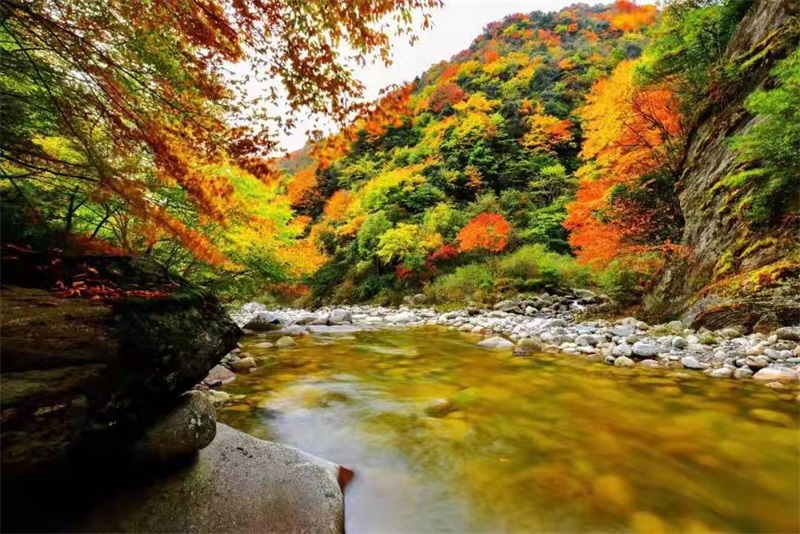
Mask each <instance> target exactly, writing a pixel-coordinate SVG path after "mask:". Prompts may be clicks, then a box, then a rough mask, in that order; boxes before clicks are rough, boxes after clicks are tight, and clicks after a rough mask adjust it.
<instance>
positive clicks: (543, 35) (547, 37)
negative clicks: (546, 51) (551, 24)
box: [538, 29, 561, 46]
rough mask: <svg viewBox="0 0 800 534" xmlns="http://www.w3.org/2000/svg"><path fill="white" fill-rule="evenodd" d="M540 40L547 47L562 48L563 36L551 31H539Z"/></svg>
mask: <svg viewBox="0 0 800 534" xmlns="http://www.w3.org/2000/svg"><path fill="white" fill-rule="evenodd" d="M538 38H539V40H540V41H541V42H543V43H545V44H546V45H547V46H561V36H560V35H558V34H557V33H555V32H552V31H550V30H541V29H540V30H539V34H538Z"/></svg>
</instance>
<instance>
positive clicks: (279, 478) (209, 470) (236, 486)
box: [71, 423, 349, 533]
mask: <svg viewBox="0 0 800 534" xmlns="http://www.w3.org/2000/svg"><path fill="white" fill-rule="evenodd" d="M347 473H349V471H347V470H345V469H343V468H341V467H339V466H338V465H336V464H334V463H331V462H329V461H327V460H323V459H321V458H317V457H316V456H312V455H310V454H306V453H304V452H302V451H299V450H297V449H295V448H293V447H288V446H286V445H279V444H277V443H272V442H269V441H263V440H260V439H258V438H254V437H252V436H250V435H248V434H245V433H243V432H239V431H238V430H234V429H232V428H230V427H228V426H226V425H223V424H219V423H218V424H217V437H216V438H215V439H214V441H213V442H212V443H211V444H210V445H209V446H208V447H206V448H204V449H203V450H201V451H200V453H199V454H198V456H197V458H196V459H195V460H194V461H193V462H191V463H189V464H188V465H183V466H179V467H178V468H177V469H175V470H173V471H171V472H169V473H167V474H162V475H161V476H159V477H156V478H154V479H152V480H148V481H145V482H144V483H140V484H137V485H134V486H128V487H126V488H125V489H122V490H120V491H117V492H114V493H113V494H109V495H107V496H106V497H105V498H104V499H103V500H101V501H100V502H98V503H96V505H95V506H94V507H93V508H92V510H91V511H90V512H89V513H88V514H87V515H86V516H85V517H84V518H83V519H82V520H80V522H79V524H78V525H73V526H72V527H73V528H72V529H71V530H79V531H84V532H86V531H89V532H314V533H338V532H344V498H343V495H342V489H341V488H340V485H339V480H342V479H344V478H345V477H344V475H345V474H347Z"/></svg>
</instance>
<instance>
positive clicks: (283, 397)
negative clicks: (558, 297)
mask: <svg viewBox="0 0 800 534" xmlns="http://www.w3.org/2000/svg"><path fill="white" fill-rule="evenodd" d="M296 339H297V341H298V344H299V346H298V347H297V348H293V349H286V350H275V349H258V348H253V347H252V346H248V345H252V343H255V342H257V341H263V340H255V339H251V340H247V341H246V342H245V344H246V347H245V349H244V350H246V351H248V352H250V353H251V354H253V355H254V356H255V357H256V359H257V360H258V361H259V368H258V369H257V370H256V371H255V372H254V373H252V374H251V375H247V376H242V375H239V376H238V377H237V380H236V381H235V382H234V383H232V384H229V385H228V386H226V391H228V392H229V393H231V394H242V395H244V398H242V399H239V400H237V401H236V402H234V404H232V405H230V406H228V407H226V408H224V409H222V410H221V411H220V419H221V420H222V421H223V422H225V423H227V424H229V425H231V426H233V427H235V428H238V429H240V430H243V431H245V432H249V433H251V434H253V435H255V436H258V437H261V438H264V439H270V440H274V441H278V442H281V443H287V444H289V445H293V446H296V447H299V448H301V449H303V450H305V451H307V452H310V453H312V454H316V455H318V456H321V457H323V458H326V459H328V460H331V461H334V462H337V463H339V464H341V465H344V466H346V467H349V468H351V469H353V470H354V471H355V473H356V476H355V478H354V479H353V481H352V483H351V484H350V485H349V486H348V487H347V491H346V527H347V531H348V532H349V533H351V534H352V533H359V532H414V533H417V532H464V531H492V532H498V531H505V532H519V531H537V532H586V531H594V532H597V531H604V532H609V531H610V532H627V531H636V532H676V531H682V532H707V531H741V532H798V531H800V518H799V517H798V516H800V431H799V429H800V414H798V403H797V400H796V397H797V394H798V391H797V390H794V389H792V390H785V391H775V390H771V389H769V388H766V387H764V386H760V385H757V384H748V383H742V382H737V381H733V380H719V379H718V380H714V379H709V378H706V377H704V376H702V375H696V374H688V373H684V372H678V371H677V370H676V371H671V370H667V371H665V370H631V369H617V368H614V367H608V366H605V365H602V364H599V363H597V362H588V361H586V360H584V359H582V358H579V357H575V356H565V355H544V354H542V355H535V356H528V357H512V356H511V355H510V353H509V352H507V351H493V350H487V349H482V348H479V347H476V346H475V342H476V341H477V340H478V338H476V337H474V336H472V335H468V334H461V333H457V332H452V331H447V330H443V329H436V328H430V329H413V330H403V331H400V330H396V331H391V330H389V331H387V330H383V331H369V332H357V333H354V334H349V335H337V336H312V337H305V338H296Z"/></svg>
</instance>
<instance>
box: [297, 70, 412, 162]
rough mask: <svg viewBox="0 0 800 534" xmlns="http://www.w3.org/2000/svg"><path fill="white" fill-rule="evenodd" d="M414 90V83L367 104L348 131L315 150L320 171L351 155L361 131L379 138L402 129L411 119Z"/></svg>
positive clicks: (322, 142)
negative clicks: (409, 102)
mask: <svg viewBox="0 0 800 534" xmlns="http://www.w3.org/2000/svg"><path fill="white" fill-rule="evenodd" d="M414 87H415V85H414V84H413V83H409V84H406V85H404V86H402V87H396V88H394V89H392V90H390V91H389V92H388V93H387V94H385V95H384V96H383V97H381V98H380V99H379V100H378V101H377V102H373V103H368V104H364V105H363V106H362V107H361V108H360V109H359V110H358V117H357V119H356V120H354V121H353V122H352V123H351V124H350V125H349V126H348V127H346V128H344V129H343V130H342V131H341V132H339V133H338V134H336V135H332V136H329V137H327V138H325V139H324V140H322V141H321V142H319V143H317V144H316V145H315V146H314V148H313V149H312V150H311V156H312V157H313V158H314V160H315V161H316V163H317V166H318V167H319V168H320V169H326V168H328V167H329V166H330V164H331V163H333V161H335V160H336V159H338V158H340V157H342V156H344V155H345V154H347V152H348V151H349V150H350V147H351V145H352V143H353V141H354V140H355V139H356V138H357V137H358V134H359V132H361V131H366V132H367V133H368V134H370V135H371V136H373V137H377V136H380V135H381V134H383V132H384V131H386V128H387V127H390V126H393V127H399V126H402V124H403V117H406V116H408V115H409V109H408V101H409V98H410V96H411V92H412V91H413V90H414Z"/></svg>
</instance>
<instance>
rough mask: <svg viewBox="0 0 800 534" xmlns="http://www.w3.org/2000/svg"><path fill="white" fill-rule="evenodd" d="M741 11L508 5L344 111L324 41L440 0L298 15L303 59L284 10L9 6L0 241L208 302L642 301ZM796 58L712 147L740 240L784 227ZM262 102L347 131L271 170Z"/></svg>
mask: <svg viewBox="0 0 800 534" xmlns="http://www.w3.org/2000/svg"><path fill="white" fill-rule="evenodd" d="M750 4H751V2H750V1H748V0H724V1H721V2H712V1H705V0H693V1H689V2H686V1H673V2H668V3H667V4H666V6H664V8H663V9H662V10H661V11H660V12H659V11H658V10H657V8H656V7H655V6H652V5H637V4H634V3H633V2H629V1H627V0H619V1H617V2H614V3H613V4H611V5H609V6H602V5H599V6H594V7H592V6H587V5H585V4H578V5H575V6H572V7H570V8H567V9H564V10H562V11H559V12H556V13H542V12H534V13H530V14H526V15H523V14H519V15H513V16H509V17H507V18H505V19H504V20H502V21H497V22H493V23H491V24H488V25H487V26H486V27H485V29H484V32H483V34H482V35H480V36H478V37H477V38H476V39H475V40H474V41H473V43H472V44H471V45H470V47H469V48H468V49H466V50H464V51H462V52H460V53H458V54H456V55H455V56H453V57H452V58H451V59H450V60H449V61H445V62H442V63H440V64H437V65H434V66H433V67H432V68H430V69H429V70H428V71H426V72H424V73H421V74H420V75H419V76H418V77H417V78H416V79H415V80H413V81H411V82H410V83H408V84H406V85H404V86H402V87H393V88H387V90H386V92H385V94H384V96H383V97H382V98H381V99H379V100H378V101H376V102H369V103H362V102H359V101H358V98H357V97H358V94H359V91H360V86H359V84H358V83H357V82H356V81H354V80H352V79H351V76H352V73H351V72H349V71H348V67H347V66H346V65H345V64H344V63H343V62H342V61H341V59H342V58H340V57H338V56H337V54H338V52H337V51H335V50H333V49H331V47H330V45H329V41H331V40H332V39H341V38H354V37H352V36H353V35H358V38H357V41H356V42H354V43H352V42H351V43H350V44H351V46H352V47H353V48H354V50H356V54H355V55H356V56H357V58H359V59H361V60H364V59H365V58H367V57H369V56H376V57H377V59H378V60H380V59H381V58H384V59H386V58H387V57H388V56H387V54H388V44H387V43H388V40H387V35H386V34H385V33H382V32H380V31H372V32H370V31H367V30H366V28H367V27H369V24H370V21H371V20H373V21H374V20H379V19H380V18H381V17H383V16H385V15H386V14H387V13H388V12H389V11H390V10H391V9H399V10H401V12H406V11H413V10H415V9H420V8H433V7H435V2H434V1H433V0H431V1H430V2H428V1H422V0H413V1H412V0H409V1H408V2H401V3H399V5H398V6H393V7H392V8H389V7H388V6H387V7H386V8H377V9H375V10H374V12H369V13H370V14H369V16H368V17H367V18H365V19H363V20H353V19H351V18H348V17H351V15H348V14H347V13H335V14H324V15H323V14H321V13H319V12H317V11H315V10H314V9H313V8H312V7H309V9H308V12H307V13H303V14H302V15H303V16H307V17H311V18H312V19H313V18H314V17H317V18H318V19H319V20H316V21H315V22H316V23H317V24H326V23H327V22H330V21H328V20H327V19H326V17H334V18H336V21H337V23H338V25H336V26H325V27H326V28H330V29H328V30H327V31H328V32H329V34H326V35H323V36H322V37H320V38H319V39H304V40H302V45H301V44H300V41H299V39H301V38H302V37H303V32H304V31H305V32H312V31H313V29H312V27H311V26H306V25H305V24H306V23H305V22H303V20H301V19H302V17H301V15H300V14H296V15H292V16H293V17H296V18H291V17H290V18H285V17H284V18H282V19H281V20H282V21H283V22H282V24H279V25H276V26H274V27H270V28H269V31H268V33H269V32H276V35H274V36H271V37H275V38H274V39H270V38H267V37H262V38H256V37H254V36H255V35H260V34H261V32H264V31H265V30H266V29H267V26H268V25H269V24H270V22H271V19H270V17H272V16H282V15H273V14H258V13H255V12H253V11H248V10H247V8H245V7H242V6H238V7H237V6H234V9H235V10H239V11H236V12H235V16H234V13H229V12H228V11H225V10H224V9H223V10H222V11H220V9H222V8H219V7H213V6H214V5H213V4H208V5H205V4H200V5H198V6H195V7H189V6H184V5H183V4H182V3H179V5H178V8H180V9H194V11H193V12H191V13H188V12H187V13H185V15H187V16H190V18H192V20H193V21H194V23H192V24H189V25H186V26H178V27H175V28H172V29H171V32H169V33H167V34H165V35H162V36H157V35H155V33H154V32H153V31H152V28H153V27H155V26H156V25H158V24H160V21H161V19H162V18H163V17H169V16H171V14H170V9H172V8H171V7H169V6H166V7H165V8H164V10H163V11H160V10H154V11H153V12H152V13H149V14H148V15H147V17H144V18H142V17H140V16H138V14H137V15H136V16H134V13H138V11H137V10H136V5H135V3H134V4H133V5H131V4H125V5H124V6H122V5H120V9H119V11H118V14H117V15H116V16H110V15H106V14H104V13H101V12H98V11H96V10H93V8H92V3H91V2H78V3H73V2H70V3H68V4H62V3H60V2H53V3H52V6H51V7H50V8H48V9H47V10H34V9H32V8H29V7H27V4H18V5H16V4H14V3H13V2H12V3H6V4H5V5H4V8H3V9H4V13H3V15H2V20H3V24H2V32H3V36H2V41H1V42H2V56H1V57H0V62H2V67H3V68H2V72H3V76H2V80H1V81H0V83H1V84H2V86H0V95H2V107H3V116H4V120H3V129H2V153H1V156H0V165H1V167H0V168H2V177H1V180H2V203H3V210H2V211H3V225H2V226H3V242H4V243H11V244H17V245H21V246H33V247H41V246H52V244H53V243H57V244H58V246H60V247H64V246H67V247H77V248H79V249H85V250H93V251H99V252H101V253H114V254H127V255H133V256H136V257H147V258H149V259H152V260H153V261H155V262H157V263H158V264H159V265H161V266H163V268H165V269H166V270H168V271H169V272H172V273H175V274H177V275H180V276H183V277H185V278H188V279H190V280H191V281H193V282H195V283H197V284H199V285H201V286H203V287H207V288H209V289H211V290H212V291H214V292H216V293H218V294H220V295H222V296H223V298H225V299H227V300H241V299H243V298H247V297H253V296H258V297H260V298H264V299H273V300H274V301H275V302H285V303H288V302H294V301H297V302H300V303H317V304H319V303H322V302H363V301H372V302H383V303H391V302H394V303H397V302H398V299H399V298H400V296H402V295H412V294H416V293H424V294H425V295H426V296H427V297H428V298H430V299H431V300H432V301H433V302H439V303H448V302H459V301H462V300H465V299H466V300H470V301H476V302H481V301H486V300H493V299H497V298H499V297H500V296H502V295H507V294H515V293H517V292H524V291H532V290H537V289H542V288H554V287H559V286H564V287H583V286H587V287H597V288H600V289H601V290H602V291H604V292H606V293H608V294H609V295H611V296H612V297H614V298H615V299H618V301H619V302H621V303H622V304H624V305H630V304H635V303H637V302H638V301H639V300H640V299H641V298H642V296H643V295H645V294H646V292H647V291H648V290H649V289H650V288H651V286H652V284H653V282H654V280H655V279H656V278H657V276H658V274H659V273H660V272H661V271H662V270H663V269H664V266H665V265H666V264H668V263H669V262H671V261H673V260H674V258H676V257H680V256H681V255H686V254H688V253H690V252H691V251H690V250H687V244H686V243H682V242H681V233H682V231H683V213H682V211H681V208H680V206H679V201H678V193H677V186H678V185H679V184H678V182H679V177H680V172H681V165H682V160H683V158H684V153H685V147H686V145H687V142H688V140H689V139H690V137H691V135H692V132H693V129H694V128H695V125H696V124H697V122H698V121H699V120H701V118H702V117H703V116H704V115H707V114H708V113H709V110H710V109H713V108H714V107H715V106H721V105H724V103H725V101H726V98H728V97H729V95H728V94H727V93H728V92H730V90H731V88H733V87H735V84H736V81H737V77H740V76H744V74H742V73H746V72H747V69H748V68H749V67H750V66H752V64H753V63H754V62H757V61H758V60H759V57H752V58H745V60H743V61H742V64H730V63H729V62H727V61H726V58H725V57H724V51H725V49H726V46H727V44H728V41H729V40H730V39H731V36H732V34H733V32H734V29H735V28H736V25H737V24H738V22H739V21H740V20H741V18H742V17H743V16H744V13H745V12H746V10H747V8H748V7H749V6H750ZM48 5H50V4H48ZM212 7H213V9H212ZM428 16H429V14H428V13H426V14H425V17H426V18H425V21H424V24H427V17H428ZM398 20H400V21H401V22H400V23H399V26H398V32H403V31H406V32H408V31H409V29H410V28H409V23H408V22H407V21H409V20H410V19H409V18H407V17H406V18H404V17H400V18H399V19H398ZM402 21H406V22H405V23H404V22H402ZM353 29H359V30H360V31H362V33H361V34H358V33H353V32H352V31H351V30H353ZM111 32H113V33H114V37H110V36H111ZM121 36H124V38H122V37H121ZM276 42H280V43H281V44H280V47H279V48H277V49H274V47H275V46H278V45H276V44H275V43H276ZM301 48H302V50H303V53H302V54H301V53H299V52H298V50H300V49H301ZM251 49H252V50H255V51H256V52H257V53H258V52H263V53H264V56H263V58H266V57H269V58H270V59H261V60H259V61H260V64H259V65H258V66H257V67H258V68H255V69H254V70H253V74H252V76H253V78H260V80H261V81H262V82H263V84H265V85H264V91H263V94H259V95H258V96H256V97H252V95H247V94H246V92H243V91H241V90H240V89H241V86H242V84H245V83H246V82H248V81H249V77H250V75H247V76H246V77H245V78H248V79H247V80H245V79H242V78H241V77H239V78H238V79H237V78H236V77H235V76H231V75H230V74H229V73H226V69H227V67H226V62H227V63H231V62H236V61H239V60H241V59H242V58H243V57H244V55H245V53H246V52H247V51H248V50H251ZM200 50H203V52H202V53H199V51H200ZM267 51H269V52H270V55H269V56H267V55H266V52H267ZM373 59H375V58H373ZM337 60H340V61H339V62H338V63H337ZM320 62H328V63H326V64H330V65H332V67H331V69H330V70H324V69H323V70H320V69H317V68H315V65H316V64H319V63H320ZM799 62H800V57H799V56H798V51H797V50H796V49H795V50H794V51H793V52H792V53H791V54H789V55H788V56H787V57H785V59H782V60H781V61H779V62H778V63H777V64H776V65H775V67H774V70H773V72H772V76H773V79H774V83H772V84H771V85H770V87H769V88H765V89H760V90H758V91H756V92H754V93H753V94H751V95H750V96H749V97H748V98H747V103H746V106H747V109H748V111H749V112H750V113H752V114H754V115H758V116H759V117H761V118H762V119H763V120H762V121H761V122H760V123H759V124H758V125H757V126H756V127H754V128H752V129H751V130H750V131H748V132H747V133H746V134H745V135H738V136H735V137H732V138H731V139H730V140H729V142H730V144H731V146H733V147H735V150H736V153H737V158H739V160H740V162H741V165H740V166H739V168H738V170H737V172H735V173H732V174H730V175H729V176H725V177H724V179H722V180H720V181H719V183H717V184H716V186H715V187H716V188H719V189H720V190H722V191H724V193H725V195H727V197H729V198H730V204H731V209H733V210H735V212H736V214H737V218H738V219H740V222H741V224H742V225H746V226H748V227H750V228H752V229H753V231H754V232H755V233H759V232H761V233H765V232H766V233H767V234H768V233H769V231H771V230H773V229H774V228H776V227H779V226H781V225H783V226H784V227H788V226H789V225H791V224H792V223H793V222H796V220H797V217H798V205H797V204H798V203H797V201H796V200H797V198H796V197H797V195H793V194H792V193H793V191H794V188H795V187H796V185H797V184H796V178H797V173H796V171H797V169H798V166H799V165H800V159H798V158H799V156H798V153H800V136H798V132H800V128H798V112H797V109H798V105H797V103H798V91H797V90H796V89H797V85H798V83H800V74H799V71H798V63H799ZM287 64H291V65H292V68H291V69H287V68H286V65H287ZM276 80H277V81H276ZM248 98H249V100H247V99H248ZM281 99H285V102H286V103H287V105H288V107H289V108H290V109H292V110H300V109H310V110H312V111H314V112H317V113H322V114H325V115H327V116H331V117H334V118H335V119H336V120H338V121H339V123H340V124H342V127H341V129H340V130H339V132H338V133H336V134H335V135H332V136H331V135H329V136H322V135H320V134H317V137H316V139H315V140H313V141H310V142H309V145H308V146H307V147H306V148H304V149H303V150H301V151H298V152H296V153H293V154H290V155H288V156H285V157H281V156H278V155H276V153H275V149H276V144H275V135H274V134H275V132H276V131H278V130H280V129H290V128H291V127H292V125H293V121H294V120H295V119H294V118H293V117H292V113H289V114H288V115H286V116H283V115H282V114H275V113H274V110H272V109H270V105H273V104H275V102H277V101H280V100H281ZM65 243H68V244H65ZM721 270H722V271H724V270H725V268H724V266H722V267H721ZM721 274H723V275H724V274H725V273H724V272H723V273H721ZM715 281H716V280H715ZM298 299H299V300H298Z"/></svg>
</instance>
